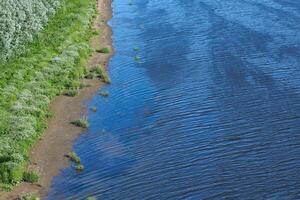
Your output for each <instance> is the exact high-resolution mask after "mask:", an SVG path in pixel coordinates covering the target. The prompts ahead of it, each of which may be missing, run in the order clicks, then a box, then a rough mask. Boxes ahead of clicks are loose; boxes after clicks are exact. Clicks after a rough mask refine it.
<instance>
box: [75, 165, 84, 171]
mask: <svg viewBox="0 0 300 200" xmlns="http://www.w3.org/2000/svg"><path fill="white" fill-rule="evenodd" d="M75 169H76V171H77V172H81V171H83V170H84V166H83V165H82V164H78V165H76V166H75Z"/></svg>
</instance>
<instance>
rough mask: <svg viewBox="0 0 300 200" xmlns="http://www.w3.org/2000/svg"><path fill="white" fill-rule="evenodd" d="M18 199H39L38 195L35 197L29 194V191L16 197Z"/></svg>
mask: <svg viewBox="0 0 300 200" xmlns="http://www.w3.org/2000/svg"><path fill="white" fill-rule="evenodd" d="M18 199H19V200H40V198H39V197H37V196H36V195H35V194H31V193H28V194H25V195H22V196H21V197H20V198H18Z"/></svg>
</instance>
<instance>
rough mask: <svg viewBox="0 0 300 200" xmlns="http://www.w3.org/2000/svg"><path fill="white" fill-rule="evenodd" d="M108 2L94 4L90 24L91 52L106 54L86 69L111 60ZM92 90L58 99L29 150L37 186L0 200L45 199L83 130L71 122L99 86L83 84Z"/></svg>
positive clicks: (24, 187) (24, 185) (93, 59)
mask: <svg viewBox="0 0 300 200" xmlns="http://www.w3.org/2000/svg"><path fill="white" fill-rule="evenodd" d="M111 2H112V0H101V1H98V3H97V4H98V5H97V8H98V12H99V15H98V16H97V18H96V20H95V21H94V28H95V29H97V30H101V35H100V36H96V37H94V38H93V39H92V40H91V46H92V47H93V48H97V47H98V48H99V47H110V49H111V51H110V52H111V53H110V54H100V53H96V52H95V53H94V54H93V55H92V56H91V58H90V59H89V61H88V67H93V66H97V65H100V64H102V65H103V66H105V67H107V63H108V61H109V59H110V57H111V56H112V52H113V51H112V41H111V35H112V31H111V28H110V27H109V26H108V25H107V21H108V20H109V19H110V18H111V16H112V10H111ZM83 81H84V82H86V83H90V84H91V85H92V86H91V87H87V88H85V89H83V90H82V91H81V92H80V94H79V95H78V96H76V97H67V96H59V97H57V98H56V99H55V100H54V101H53V102H52V103H51V105H50V108H51V111H52V112H53V114H54V117H53V118H52V119H51V120H50V121H49V125H48V128H47V130H46V131H45V133H44V135H43V136H42V137H41V139H40V141H39V142H38V143H37V144H36V145H35V146H34V147H33V149H32V152H31V163H30V165H29V166H28V167H29V169H30V170H35V171H37V172H38V173H39V175H40V180H39V183H38V184H27V183H22V184H19V185H18V186H16V187H15V188H14V189H13V191H11V192H6V193H0V199H1V200H2V199H3V200H10V199H18V197H19V196H22V194H26V193H35V194H37V195H38V196H39V197H45V195H47V193H48V191H49V189H50V186H51V181H52V179H53V177H55V176H56V175H58V174H59V172H60V170H61V169H63V168H65V167H67V166H68V165H69V161H68V159H67V158H65V156H64V155H66V154H68V153H69V152H70V151H72V145H73V142H74V140H75V138H76V137H78V136H79V135H80V134H81V133H82V132H83V131H84V130H83V129H81V128H78V127H75V126H73V125H71V124H70V122H71V121H74V120H76V119H78V118H79V117H80V116H82V115H85V113H86V111H87V109H88V108H87V106H86V103H85V102H87V101H88V100H89V99H90V98H92V97H93V95H95V93H96V92H97V91H98V90H99V87H100V85H101V82H100V81H99V80H83Z"/></svg>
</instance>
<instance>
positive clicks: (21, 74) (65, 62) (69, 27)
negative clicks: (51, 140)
mask: <svg viewBox="0 0 300 200" xmlns="http://www.w3.org/2000/svg"><path fill="white" fill-rule="evenodd" d="M3 2H14V1H11V0H10V1H1V3H0V5H1V6H0V7H1V9H2V3H3ZM15 2H16V1H15ZM21 2H22V1H21ZM26 2H30V1H24V5H25V3H26ZM32 2H33V1H32ZM34 2H43V3H50V2H54V1H53V0H40V1H37V0H35V1H34ZM56 2H58V1H56ZM60 2H61V4H60V6H59V8H58V9H57V10H56V12H55V14H54V15H53V16H52V17H51V18H50V19H49V20H48V23H47V25H46V26H44V28H43V30H42V27H40V28H37V29H36V30H40V32H39V33H38V34H35V36H32V37H33V40H32V42H31V43H27V44H25V46H26V47H25V48H24V51H22V53H21V54H20V53H16V54H12V53H9V54H7V53H4V55H3V56H0V57H5V59H3V60H0V88H1V89H0V183H5V184H16V183H18V182H20V181H22V179H23V172H24V171H25V169H26V166H27V163H28V161H29V156H28V152H29V150H30V148H31V146H32V145H33V144H34V143H35V142H36V141H37V140H38V138H39V137H40V135H41V133H42V132H43V130H44V129H45V128H46V126H47V117H48V116H49V115H50V114H49V103H50V101H51V100H52V99H53V98H54V97H55V96H57V95H59V94H61V93H62V92H63V91H64V90H65V88H78V85H77V84H78V83H79V80H80V79H81V78H82V77H84V76H85V73H86V69H85V66H86V61H87V58H88V57H89V55H90V54H91V52H92V50H91V48H90V46H89V40H90V38H91V37H92V33H93V30H92V27H91V22H92V20H93V19H94V17H95V14H96V7H95V5H96V0H88V1H82V0H60ZM19 3H20V2H19ZM20 5H22V6H23V4H20ZM22 6H20V7H22ZM13 8H16V7H13ZM34 10H35V11H36V9H34ZM0 13H1V11H0ZM52 13H54V12H52ZM34 17H35V18H38V17H42V16H39V15H37V16H34ZM42 21H43V22H45V23H46V21H45V20H42ZM23 22H24V23H27V19H26V20H23ZM20 23H21V22H20ZM0 31H2V29H1V30H0ZM20 34H21V35H24V34H22V33H20ZM1 40H2V39H0V44H1ZM28 41H30V40H28ZM2 42H3V40H2ZM11 48H12V47H9V49H11ZM1 51H3V49H0V53H1ZM8 55H10V57H9V59H7V56H8Z"/></svg>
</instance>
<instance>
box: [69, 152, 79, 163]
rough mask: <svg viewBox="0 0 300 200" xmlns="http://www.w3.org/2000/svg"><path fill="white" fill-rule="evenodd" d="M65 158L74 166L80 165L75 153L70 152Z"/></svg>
mask: <svg viewBox="0 0 300 200" xmlns="http://www.w3.org/2000/svg"><path fill="white" fill-rule="evenodd" d="M67 157H68V158H69V160H70V161H72V162H74V163H76V164H80V162H81V161H80V158H79V156H78V155H77V154H76V153H75V152H71V153H69V154H68V155H67Z"/></svg>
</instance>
